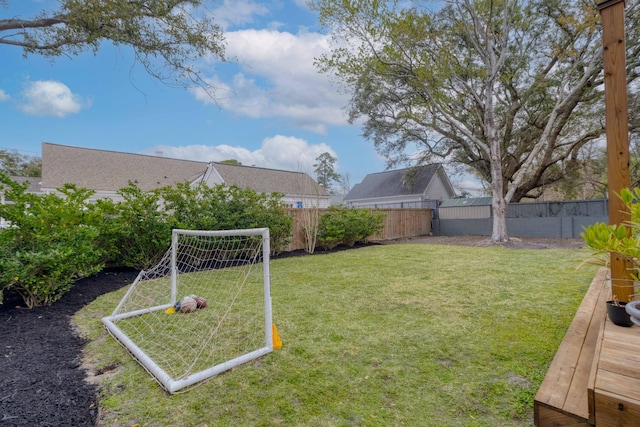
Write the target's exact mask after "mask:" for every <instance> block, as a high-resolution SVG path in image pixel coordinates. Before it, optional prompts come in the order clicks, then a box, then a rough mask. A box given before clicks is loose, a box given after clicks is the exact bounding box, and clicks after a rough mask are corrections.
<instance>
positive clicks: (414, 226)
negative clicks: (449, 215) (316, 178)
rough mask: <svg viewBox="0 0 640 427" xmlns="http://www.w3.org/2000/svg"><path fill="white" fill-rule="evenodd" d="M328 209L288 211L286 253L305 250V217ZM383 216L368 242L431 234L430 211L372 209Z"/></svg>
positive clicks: (319, 213) (320, 213)
mask: <svg viewBox="0 0 640 427" xmlns="http://www.w3.org/2000/svg"><path fill="white" fill-rule="evenodd" d="M327 210H328V209H290V210H289V213H290V214H291V216H293V239H292V240H291V243H290V244H289V246H288V247H287V249H286V250H287V251H295V250H298V249H304V248H305V237H304V230H303V225H304V224H305V222H308V220H305V216H307V218H308V216H309V215H313V214H314V212H315V211H317V213H318V215H322V214H323V213H324V212H326V211H327ZM372 211H378V212H383V213H384V214H385V220H384V228H383V229H382V232H381V233H380V234H376V235H375V236H372V237H371V238H370V239H369V240H370V241H378V240H394V239H402V238H407V237H416V236H426V235H428V234H430V233H431V217H432V209H399V208H398V209H372Z"/></svg>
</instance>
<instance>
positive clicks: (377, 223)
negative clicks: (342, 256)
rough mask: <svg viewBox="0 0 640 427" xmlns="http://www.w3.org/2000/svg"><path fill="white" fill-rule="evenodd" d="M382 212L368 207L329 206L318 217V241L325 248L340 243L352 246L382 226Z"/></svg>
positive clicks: (330, 247) (380, 229)
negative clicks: (373, 210)
mask: <svg viewBox="0 0 640 427" xmlns="http://www.w3.org/2000/svg"><path fill="white" fill-rule="evenodd" d="M384 217H385V215H384V213H382V212H372V211H371V210H370V209H367V208H361V209H351V208H346V207H344V206H331V207H329V210H328V211H327V212H326V213H324V214H323V215H322V216H321V217H320V221H319V225H318V242H319V243H320V246H322V247H323V248H325V249H332V248H334V247H336V246H338V245H340V244H343V245H347V246H353V245H354V244H356V243H357V242H363V241H365V240H366V239H367V238H368V237H370V236H373V235H374V234H376V233H379V232H380V231H382V229H383V228H384Z"/></svg>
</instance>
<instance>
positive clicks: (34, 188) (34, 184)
mask: <svg viewBox="0 0 640 427" xmlns="http://www.w3.org/2000/svg"><path fill="white" fill-rule="evenodd" d="M10 178H11V179H12V180H13V181H15V182H17V183H20V184H23V183H25V182H28V183H29V186H28V187H27V193H40V187H41V184H42V178H39V177H38V178H35V177H30V176H12V177H10Z"/></svg>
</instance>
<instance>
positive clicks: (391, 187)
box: [344, 164, 456, 208]
mask: <svg viewBox="0 0 640 427" xmlns="http://www.w3.org/2000/svg"><path fill="white" fill-rule="evenodd" d="M455 195H456V194H455V190H454V188H453V186H452V185H451V181H449V177H448V176H447V174H446V172H445V170H444V168H443V167H442V165H440V164H432V165H425V166H420V167H418V168H407V169H398V170H392V171H385V172H378V173H372V174H369V175H367V176H365V178H364V180H363V181H362V182H361V183H360V184H356V185H355V186H354V187H353V188H352V189H351V191H349V193H348V194H347V195H346V196H345V197H344V204H345V205H346V206H350V207H380V208H383V207H387V208H393V207H396V208H423V207H437V206H433V203H434V201H442V200H445V199H451V198H453V197H455Z"/></svg>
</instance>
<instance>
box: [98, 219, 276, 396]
mask: <svg viewBox="0 0 640 427" xmlns="http://www.w3.org/2000/svg"><path fill="white" fill-rule="evenodd" d="M269 252H270V248H269V229H267V228H257V229H248V230H224V231H194V230H173V234H172V242H171V248H170V249H169V250H168V251H167V253H166V254H165V256H164V257H163V259H162V260H161V261H160V262H159V263H158V264H157V265H156V266H154V267H153V268H151V269H149V270H148V271H141V272H140V274H139V275H138V277H137V278H136V280H135V281H134V282H133V284H132V285H131V286H130V287H129V289H128V290H127V292H126V294H125V295H124V297H123V298H122V300H121V301H120V303H119V304H118V306H117V307H116V309H115V310H114V311H113V313H112V314H111V315H110V316H107V317H104V318H103V319H102V322H103V323H104V325H105V326H106V328H107V330H108V331H109V333H111V335H113V337H114V338H115V339H116V340H118V341H119V342H120V343H121V344H122V345H124V346H125V347H126V348H127V349H128V351H129V352H130V353H131V354H132V355H133V356H134V358H135V359H136V360H137V361H138V362H139V363H140V364H141V365H142V366H143V367H144V368H145V369H146V370H147V371H148V372H149V373H150V374H151V375H152V376H153V377H154V378H155V379H156V380H157V381H158V382H159V383H160V385H161V386H162V387H163V388H164V389H165V390H166V391H168V392H169V393H172V394H173V393H176V392H178V391H180V390H182V391H185V390H186V388H187V387H190V386H194V385H195V384H197V383H199V382H201V381H203V380H205V379H208V378H211V377H213V376H215V375H217V374H219V373H221V372H224V371H226V370H229V369H231V368H234V367H236V366H238V365H240V364H243V363H246V362H248V361H250V360H253V359H255V358H258V357H260V356H263V355H265V354H267V353H269V352H270V351H272V349H273V336H272V320H271V296H270V279H269V277H270V273H269Z"/></svg>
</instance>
